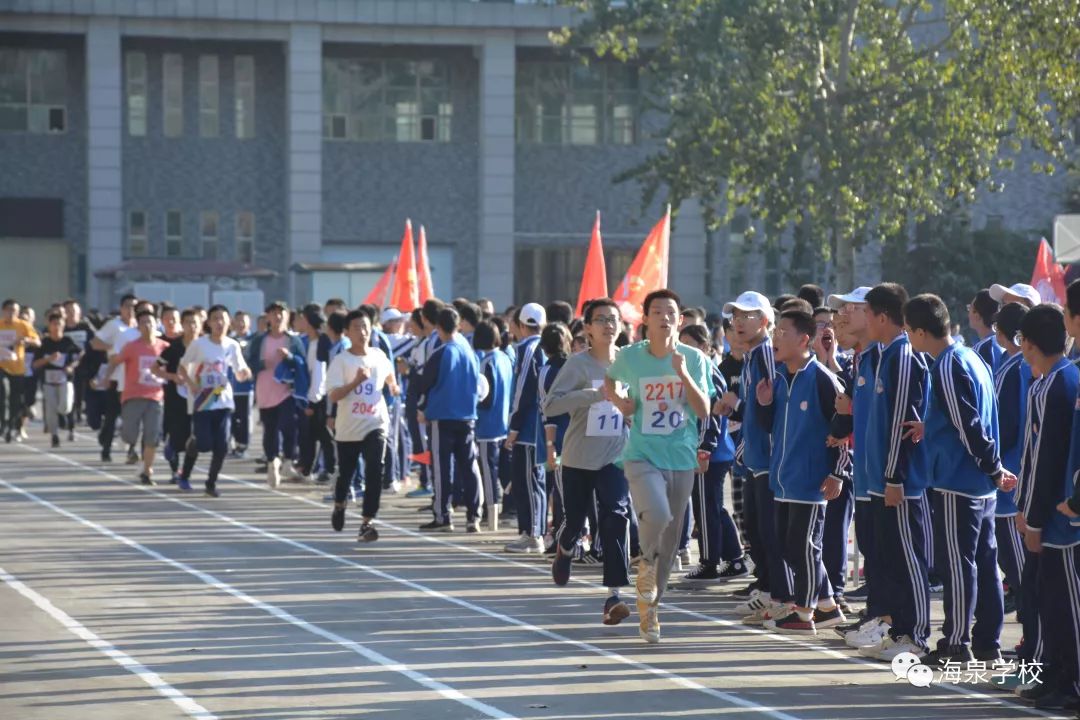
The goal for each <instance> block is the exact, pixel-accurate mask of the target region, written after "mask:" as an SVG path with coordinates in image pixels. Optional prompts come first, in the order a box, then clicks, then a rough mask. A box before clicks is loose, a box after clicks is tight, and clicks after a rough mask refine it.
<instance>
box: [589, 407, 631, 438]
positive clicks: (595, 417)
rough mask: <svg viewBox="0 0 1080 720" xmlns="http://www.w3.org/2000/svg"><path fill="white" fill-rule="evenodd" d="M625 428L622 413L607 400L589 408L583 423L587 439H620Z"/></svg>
mask: <svg viewBox="0 0 1080 720" xmlns="http://www.w3.org/2000/svg"><path fill="white" fill-rule="evenodd" d="M625 427H626V422H625V420H624V419H623V415H622V413H621V412H619V409H618V408H617V407H615V406H614V405H613V404H612V403H610V402H608V401H607V400H604V401H603V402H598V403H594V404H592V405H590V406H589V417H588V420H587V421H586V423H585V434H586V435H587V436H588V437H622V434H623V430H624V429H625Z"/></svg>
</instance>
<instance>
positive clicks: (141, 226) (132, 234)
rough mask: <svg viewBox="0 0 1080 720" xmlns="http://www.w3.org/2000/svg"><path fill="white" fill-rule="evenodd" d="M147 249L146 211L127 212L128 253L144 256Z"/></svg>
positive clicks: (133, 255) (132, 255)
mask: <svg viewBox="0 0 1080 720" xmlns="http://www.w3.org/2000/svg"><path fill="white" fill-rule="evenodd" d="M147 250H148V244H147V232H146V211H144V210H132V211H131V212H130V213H128V255H130V256H131V257H144V256H145V255H146V254H147Z"/></svg>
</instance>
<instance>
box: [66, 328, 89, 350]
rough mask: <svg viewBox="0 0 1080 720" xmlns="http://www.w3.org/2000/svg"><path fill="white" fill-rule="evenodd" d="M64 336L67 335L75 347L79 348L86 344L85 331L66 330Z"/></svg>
mask: <svg viewBox="0 0 1080 720" xmlns="http://www.w3.org/2000/svg"><path fill="white" fill-rule="evenodd" d="M64 334H65V335H67V336H68V337H69V338H71V340H72V341H73V342H74V343H75V344H76V345H78V346H79V347H82V346H83V345H85V344H86V331H85V330H68V331H67V332H65V333H64Z"/></svg>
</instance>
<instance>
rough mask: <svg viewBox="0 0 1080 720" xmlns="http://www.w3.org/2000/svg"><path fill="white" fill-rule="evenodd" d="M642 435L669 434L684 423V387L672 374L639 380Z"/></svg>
mask: <svg viewBox="0 0 1080 720" xmlns="http://www.w3.org/2000/svg"><path fill="white" fill-rule="evenodd" d="M640 392H641V395H640V402H641V412H642V423H641V428H640V430H641V434H642V435H671V434H672V433H674V432H675V431H676V430H678V429H679V428H681V427H682V426H683V424H685V423H686V409H685V405H684V403H685V401H686V388H685V387H684V386H683V382H682V380H679V379H678V378H676V377H675V376H673V375H668V376H662V377H648V378H642V379H641V381H640Z"/></svg>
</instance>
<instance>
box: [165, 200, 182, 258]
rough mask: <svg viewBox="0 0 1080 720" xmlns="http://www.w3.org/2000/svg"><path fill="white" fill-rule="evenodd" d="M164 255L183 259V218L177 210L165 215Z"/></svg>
mask: <svg viewBox="0 0 1080 720" xmlns="http://www.w3.org/2000/svg"><path fill="white" fill-rule="evenodd" d="M165 255H166V256H167V257H183V255H184V216H183V215H182V214H181V213H180V211H179V210H169V211H168V212H166V213H165Z"/></svg>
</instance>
